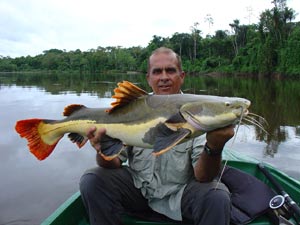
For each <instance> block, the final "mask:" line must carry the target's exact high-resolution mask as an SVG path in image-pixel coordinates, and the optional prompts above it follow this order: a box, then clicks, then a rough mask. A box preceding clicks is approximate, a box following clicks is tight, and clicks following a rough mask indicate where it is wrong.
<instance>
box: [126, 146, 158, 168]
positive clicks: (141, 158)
mask: <svg viewBox="0 0 300 225" xmlns="http://www.w3.org/2000/svg"><path fill="white" fill-rule="evenodd" d="M152 151H153V150H152V149H143V148H137V147H134V148H133V149H132V153H131V154H130V156H129V157H128V160H129V165H130V168H131V169H132V170H134V171H136V172H141V171H143V173H146V172H147V173H151V172H152V170H153V169H152V168H153V161H154V159H153V157H154V156H153V155H152Z"/></svg>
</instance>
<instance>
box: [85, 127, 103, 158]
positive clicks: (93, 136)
mask: <svg viewBox="0 0 300 225" xmlns="http://www.w3.org/2000/svg"><path fill="white" fill-rule="evenodd" d="M105 133H106V130H105V128H100V129H99V130H98V131H97V128H96V127H92V128H90V129H89V130H88V132H87V137H88V139H89V141H90V143H91V145H92V146H93V148H94V149H95V150H96V151H97V152H100V151H101V144H100V141H101V138H102V136H103V135H105Z"/></svg>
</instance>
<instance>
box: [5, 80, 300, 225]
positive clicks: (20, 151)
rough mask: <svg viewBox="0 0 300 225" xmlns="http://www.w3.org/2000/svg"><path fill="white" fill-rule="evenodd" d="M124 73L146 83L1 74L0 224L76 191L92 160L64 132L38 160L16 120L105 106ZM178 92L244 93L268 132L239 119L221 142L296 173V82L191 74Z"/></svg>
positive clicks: (299, 126) (21, 220)
mask: <svg viewBox="0 0 300 225" xmlns="http://www.w3.org/2000/svg"><path fill="white" fill-rule="evenodd" d="M124 79H127V80H130V81H134V82H136V83H138V84H139V85H141V86H142V87H143V88H146V87H147V85H146V83H145V82H144V81H143V79H144V77H143V76H142V75H139V76H138V75H136V76H128V75H115V76H104V75H103V76H101V77H97V76H96V78H95V76H92V77H88V78H87V77H82V76H74V77H72V76H71V77H67V78H66V77H65V76H54V75H51V76H50V75H47V76H46V75H31V76H29V75H25V74H23V75H5V76H4V75H3V76H1V77H0V102H1V110H0V129H1V135H0V157H1V164H0V178H1V184H0V187H1V192H0V224H1V225H3V224H9V225H15V224H20V225H21V224H23V225H26V224H30V225H34V224H40V223H41V221H42V220H43V219H45V218H46V217H47V216H49V215H50V214H51V213H52V212H53V211H54V210H55V209H56V208H57V207H58V206H59V205H60V204H61V203H63V202H64V201H65V200H66V199H67V198H68V197H70V196H71V195H72V194H73V193H74V192H76V191H78V182H79V179H80V176H81V175H82V173H83V172H84V171H85V170H86V169H87V168H90V167H93V166H95V165H96V163H95V152H94V150H93V149H92V148H91V147H90V145H89V143H87V144H86V145H85V146H84V147H83V148H82V149H80V150H78V149H77V147H76V146H74V144H72V143H71V142H70V141H69V140H68V138H66V137H65V138H63V139H62V140H61V141H60V142H59V144H58V145H57V147H56V149H55V151H54V152H53V153H52V155H51V156H50V157H48V158H47V159H46V160H44V161H38V160H37V159H36V158H35V157H34V156H33V155H32V154H31V153H30V152H29V151H28V149H27V146H26V144H27V143H26V141H25V140H24V139H21V138H20V137H19V135H18V134H17V133H16V132H15V129H14V126H15V123H16V121H17V120H20V119H26V118H49V119H60V118H62V116H61V115H62V111H63V108H64V107H65V106H66V105H69V104H73V103H77V104H84V105H86V106H88V107H107V106H109V104H110V102H111V101H112V100H111V95H112V93H113V88H114V87H115V86H116V82H117V81H121V80H124ZM267 88H268V89H267ZM261 89H263V90H261ZM266 89H267V90H266ZM183 91H184V92H189V93H196V94H214V95H223V96H224V95H227V96H240V97H247V98H249V99H250V100H251V101H252V104H253V105H252V109H253V112H255V113H257V114H259V115H262V116H264V117H265V118H266V119H267V120H268V123H269V126H268V127H267V128H266V129H267V131H268V132H269V133H270V135H266V134H265V133H264V132H262V131H261V130H260V129H257V128H255V127H254V126H252V125H248V126H245V125H243V126H241V127H240V128H239V131H238V133H237V136H236V139H235V141H234V143H232V142H229V143H228V144H227V147H228V148H230V149H233V150H235V151H236V152H239V153H240V154H243V155H248V156H251V157H255V158H257V159H259V160H261V161H264V162H268V163H270V164H272V165H273V166H275V167H276V168H279V169H281V170H283V171H284V172H286V173H287V174H289V175H290V176H292V177H294V178H295V179H298V180H299V179H300V172H299V169H300V166H299V165H300V116H299V110H300V106H299V104H300V103H299V102H300V98H299V93H300V82H299V81H276V82H270V81H258V80H247V79H241V78H230V79H229V78H226V79H223V78H222V79H221V78H209V77H204V78H203V77H201V78H199V77H198V78H197V77H191V78H187V80H186V84H185V86H184V88H183ZM270 107H271V109H270Z"/></svg>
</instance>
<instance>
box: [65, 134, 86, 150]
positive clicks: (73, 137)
mask: <svg viewBox="0 0 300 225" xmlns="http://www.w3.org/2000/svg"><path fill="white" fill-rule="evenodd" d="M68 138H69V139H70V141H72V142H73V143H75V144H76V145H77V146H78V148H81V147H82V146H84V145H85V143H86V142H87V141H88V138H85V137H83V136H82V135H80V134H78V133H69V134H68Z"/></svg>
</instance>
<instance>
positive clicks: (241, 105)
mask: <svg viewBox="0 0 300 225" xmlns="http://www.w3.org/2000/svg"><path fill="white" fill-rule="evenodd" d="M250 105H251V102H250V101H249V100H247V99H244V98H235V97H232V98H231V97H217V96H213V97H212V98H208V99H204V100H203V99H200V100H199V101H195V102H188V103H186V104H184V105H182V107H181V108H180V113H181V115H182V116H183V117H184V119H185V120H186V121H187V122H188V123H189V124H190V125H191V126H192V127H194V128H195V129H196V130H201V131H205V132H207V131H211V130H215V129H218V128H222V127H225V126H228V125H234V124H237V123H238V122H239V121H240V120H241V119H242V118H243V117H244V116H246V115H247V114H248V113H249V111H248V108H249V107H250Z"/></svg>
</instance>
